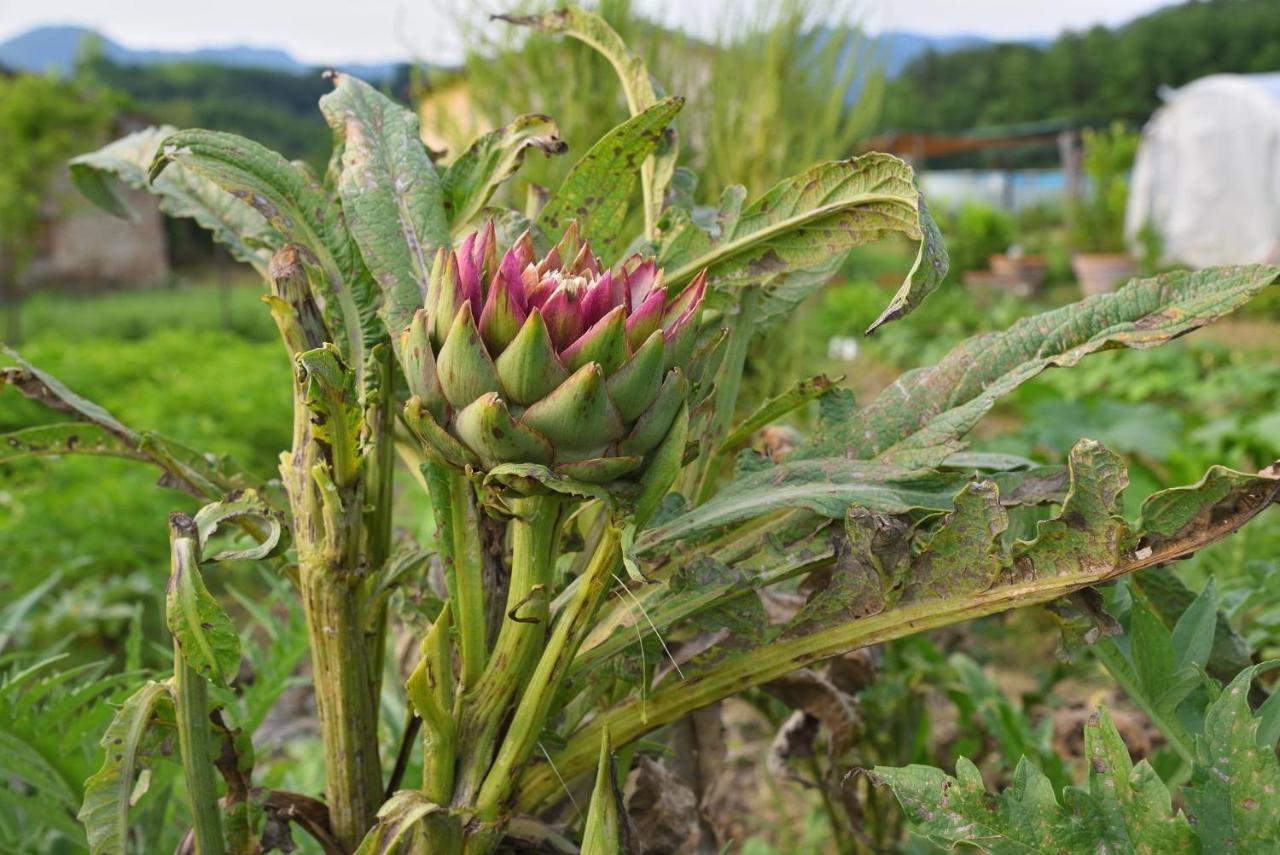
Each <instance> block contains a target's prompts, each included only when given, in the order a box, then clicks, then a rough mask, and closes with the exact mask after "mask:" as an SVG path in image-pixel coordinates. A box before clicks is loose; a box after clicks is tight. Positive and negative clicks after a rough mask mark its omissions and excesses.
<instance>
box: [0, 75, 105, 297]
mask: <svg viewBox="0 0 1280 855" xmlns="http://www.w3.org/2000/svg"><path fill="white" fill-rule="evenodd" d="M110 108H111V103H110V99H109V98H108V97H105V96H104V95H103V94H102V93H97V96H94V95H92V94H91V93H88V92H85V91H82V90H80V89H78V88H76V87H75V86H73V85H71V84H67V83H61V82H59V81H58V80H56V79H54V78H52V77H42V76H37V75H31V74H15V75H12V76H6V77H0V150H2V151H4V152H5V156H4V158H3V164H2V165H0V285H3V286H4V288H5V289H6V290H7V289H8V288H10V287H11V286H12V283H13V281H14V280H15V279H16V278H17V277H19V276H20V275H21V274H22V272H23V270H24V269H25V267H26V265H27V263H28V262H29V261H30V260H31V256H32V252H33V251H34V246H35V242H34V240H33V234H34V231H35V228H36V226H37V224H38V222H39V216H40V212H41V206H42V205H43V204H45V200H46V199H47V198H48V194H49V189H50V186H51V183H52V181H53V178H54V176H55V175H56V174H57V170H58V169H59V168H60V167H61V166H62V165H63V163H64V162H65V161H66V160H67V158H68V157H70V156H71V155H72V154H74V153H75V152H76V151H77V150H80V149H83V148H84V144H85V141H86V140H94V139H97V138H98V137H100V136H101V135H102V134H104V133H105V132H106V130H107V124H108V119H109V117H110V112H109V111H110ZM6 296H8V295H7V294H6Z"/></svg>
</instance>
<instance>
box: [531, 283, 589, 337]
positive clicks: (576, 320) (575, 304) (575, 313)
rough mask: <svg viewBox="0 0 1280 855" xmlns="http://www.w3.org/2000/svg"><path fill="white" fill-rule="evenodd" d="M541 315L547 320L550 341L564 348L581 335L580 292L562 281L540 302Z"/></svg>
mask: <svg viewBox="0 0 1280 855" xmlns="http://www.w3.org/2000/svg"><path fill="white" fill-rule="evenodd" d="M542 317H543V319H544V320H545V321H546V322H547V330H548V331H549V332H550V333H551V341H552V342H554V343H555V346H556V349H557V350H564V349H565V348H566V347H568V346H569V345H570V344H572V343H573V342H574V341H575V340H577V338H578V336H580V335H582V333H583V330H584V329H585V326H584V324H583V323H582V294H581V293H580V292H578V291H576V290H574V289H572V288H566V287H565V286H564V284H563V283H562V284H561V285H560V287H558V288H556V290H555V292H554V293H552V295H551V296H550V297H548V298H547V301H546V302H545V303H543V304H542Z"/></svg>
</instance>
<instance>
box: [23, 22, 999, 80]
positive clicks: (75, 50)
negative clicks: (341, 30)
mask: <svg viewBox="0 0 1280 855" xmlns="http://www.w3.org/2000/svg"><path fill="white" fill-rule="evenodd" d="M93 36H97V37H98V38H99V39H100V40H101V45H102V50H103V53H104V54H105V56H106V58H107V59H109V60H111V61H112V62H114V63H116V64H117V65H165V64H174V63H182V62H205V63H212V64H214V65H223V66H227V67H229V68H262V69H268V70H271V71H282V72H285V73H288V74H310V73H311V72H312V71H314V70H315V67H314V66H311V65H308V64H306V63H304V62H299V61H298V60H297V59H294V57H293V56H292V55H290V54H289V53H288V52H287V51H284V50H280V49H279V48H268V47H251V46H248V45H234V46H230V47H214V48H200V49H198V50H191V51H176V50H142V49H134V48H129V47H125V46H124V45H122V44H120V43H119V42H115V41H112V40H111V39H109V38H107V37H105V36H102V35H100V34H98V33H96V32H94V31H93V30H91V29H88V28H87V27H75V26H53V27H37V28H36V29H33V30H28V31H27V32H25V33H22V34H21V35H18V36H14V37H13V38H11V39H9V40H8V41H5V42H0V66H5V67H8V68H13V69H19V70H22V71H54V72H56V73H58V74H66V73H68V72H70V71H71V69H72V66H73V65H74V63H75V59H76V56H77V55H78V54H79V52H80V46H81V44H82V43H83V42H84V39H85V38H86V37H93ZM876 40H877V42H878V43H879V45H880V55H881V56H882V58H883V61H884V66H885V71H886V72H887V74H888V75H889V76H890V77H896V76H897V75H898V73H899V72H901V71H902V70H903V69H904V68H906V67H907V66H908V65H910V64H911V62H912V61H914V60H915V59H917V58H918V57H920V56H921V55H923V54H925V53H927V52H929V51H933V52H934V53H950V52H951V51H955V50H963V49H967V48H974V47H983V46H985V45H989V44H991V43H992V41H991V39H988V38H985V37H983V36H977V35H959V36H928V35H923V34H921V33H911V32H889V33H884V34H883V35H880V36H878V37H877V38H876ZM339 67H340V68H341V69H342V70H343V71H346V72H348V73H350V74H354V75H356V76H357V77H362V78H364V79H365V80H384V79H386V78H388V77H390V76H392V75H393V74H394V73H395V69H396V64H395V63H384V64H359V63H355V64H348V65H340V66H339Z"/></svg>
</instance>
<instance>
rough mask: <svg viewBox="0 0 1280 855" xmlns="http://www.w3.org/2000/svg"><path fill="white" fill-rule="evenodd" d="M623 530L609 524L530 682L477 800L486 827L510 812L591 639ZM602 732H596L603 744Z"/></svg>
mask: <svg viewBox="0 0 1280 855" xmlns="http://www.w3.org/2000/svg"><path fill="white" fill-rule="evenodd" d="M619 544H620V538H619V531H618V529H617V528H615V527H614V526H613V525H611V524H606V526H605V530H604V534H603V535H602V537H601V538H600V543H599V544H598V545H597V546H596V552H595V555H593V556H592V558H591V563H590V564H588V565H587V570H586V573H585V574H584V575H583V578H582V583H581V584H580V585H579V587H578V591H577V593H576V595H575V596H574V598H573V600H572V601H571V602H570V603H569V605H568V606H567V607H566V608H565V610H564V613H563V614H561V615H560V618H559V620H558V621H556V626H555V630H554V631H553V632H552V635H551V641H550V643H548V644H547V649H546V651H545V652H544V653H543V654H542V658H541V659H540V660H539V661H538V665H537V668H535V669H534V672H533V675H532V676H531V677H530V678H529V681H528V686H527V688H526V689H525V692H524V695H523V696H522V697H521V698H520V703H519V704H518V705H517V706H516V711H515V715H514V716H513V717H512V719H511V725H510V727H509V728H507V735H506V738H505V739H504V740H503V742H502V746H501V748H499V749H498V755H497V757H496V759H495V760H494V762H493V767H492V768H491V769H490V770H489V774H488V776H487V777H486V778H485V781H484V785H483V786H482V787H481V788H480V797H479V798H478V799H477V800H476V805H475V806H476V816H477V818H478V819H479V820H480V821H481V822H482V823H486V822H488V823H495V822H499V821H500V820H501V819H502V817H503V816H504V814H505V813H506V812H507V811H508V809H509V805H508V801H509V799H510V797H511V794H512V792H513V791H514V789H515V785H516V781H517V778H518V776H519V774H520V772H521V770H522V769H523V768H524V765H525V763H526V762H528V760H529V757H530V755H531V754H532V753H533V749H534V747H535V746H536V745H537V743H538V736H539V735H540V734H541V733H542V729H543V727H544V726H545V725H546V722H547V715H548V713H549V712H550V709H551V702H552V700H553V699H554V698H555V695H556V692H557V691H558V690H559V688H560V684H561V683H562V682H563V680H564V677H565V675H566V674H567V673H568V671H569V663H570V662H572V661H573V657H574V655H575V654H576V653H577V651H578V645H579V644H581V643H582V639H583V638H584V637H585V636H586V634H587V630H588V629H589V628H590V626H591V621H592V620H593V619H594V617H595V614H596V610H597V609H598V608H599V607H600V602H601V600H603V599H604V597H605V594H606V593H607V592H608V590H609V583H610V581H611V580H612V578H613V575H614V573H616V572H617V569H618V566H619V565H620V564H621V561H622V554H621V551H620V549H619ZM599 738H600V734H599V733H597V734H596V741H597V746H598V745H599Z"/></svg>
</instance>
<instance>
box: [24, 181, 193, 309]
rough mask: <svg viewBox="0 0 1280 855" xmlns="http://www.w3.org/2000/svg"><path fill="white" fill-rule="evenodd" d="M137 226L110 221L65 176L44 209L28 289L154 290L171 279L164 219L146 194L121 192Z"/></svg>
mask: <svg viewBox="0 0 1280 855" xmlns="http://www.w3.org/2000/svg"><path fill="white" fill-rule="evenodd" d="M121 190H122V193H123V195H124V197H125V199H126V201H127V202H128V204H129V206H130V207H131V208H132V209H133V211H134V213H135V214H136V221H131V220H127V219H122V218H120V217H114V216H112V215H110V214H108V213H106V212H105V211H102V210H99V209H98V208H96V207H95V206H93V205H91V204H89V202H87V201H86V200H85V199H83V198H82V197H81V196H80V195H79V193H78V192H76V190H75V189H74V188H73V187H72V186H71V182H70V180H69V179H68V178H66V177H65V176H60V177H59V178H58V179H57V180H55V182H54V184H53V188H52V191H51V193H50V196H49V202H48V203H47V205H46V219H45V225H44V228H43V230H42V235H41V238H40V241H39V243H40V246H39V248H38V250H37V255H36V258H35V260H34V261H33V263H32V265H31V267H30V269H29V272H28V274H27V276H26V277H25V281H26V285H27V287H28V289H30V288H33V287H34V288H39V287H58V288H68V289H74V290H98V289H102V288H108V287H114V286H121V287H136V286H146V285H155V284H157V283H159V282H162V281H164V280H165V279H167V278H168V276H169V253H168V245H167V241H166V238H165V230H164V218H163V215H162V214H161V213H160V207H159V204H158V203H157V201H156V199H155V197H153V196H152V195H151V194H149V193H147V192H146V191H145V190H133V189H127V188H121Z"/></svg>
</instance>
